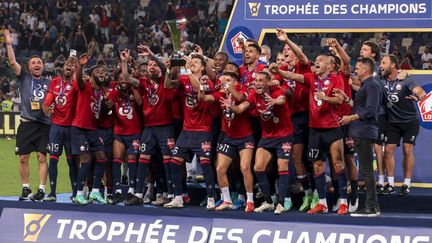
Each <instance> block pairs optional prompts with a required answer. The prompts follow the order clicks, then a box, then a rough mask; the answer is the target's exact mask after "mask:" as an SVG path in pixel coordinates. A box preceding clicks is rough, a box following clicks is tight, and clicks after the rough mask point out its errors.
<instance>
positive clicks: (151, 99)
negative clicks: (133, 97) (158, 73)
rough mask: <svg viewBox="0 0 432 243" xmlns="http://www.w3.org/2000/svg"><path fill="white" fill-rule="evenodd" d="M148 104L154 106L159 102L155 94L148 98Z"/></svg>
mask: <svg viewBox="0 0 432 243" xmlns="http://www.w3.org/2000/svg"><path fill="white" fill-rule="evenodd" d="M148 102H149V105H151V106H153V105H156V104H157V103H158V102H159V96H158V95H157V94H154V95H152V96H150V97H148Z"/></svg>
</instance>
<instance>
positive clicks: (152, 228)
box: [145, 219, 162, 243]
mask: <svg viewBox="0 0 432 243" xmlns="http://www.w3.org/2000/svg"><path fill="white" fill-rule="evenodd" d="M161 222H162V220H160V219H157V220H156V221H155V222H154V223H153V224H150V225H149V228H148V231H147V234H146V240H145V241H146V242H155V243H157V242H158V239H157V236H158V235H159V231H157V229H162V224H160V223H161ZM155 229H156V230H155ZM152 236H156V238H153V239H152Z"/></svg>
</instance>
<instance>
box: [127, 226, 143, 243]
mask: <svg viewBox="0 0 432 243" xmlns="http://www.w3.org/2000/svg"><path fill="white" fill-rule="evenodd" d="M134 225H135V223H130V224H129V226H128V229H127V231H126V237H125V241H126V242H129V241H130V239H131V236H132V235H136V236H137V240H136V241H137V242H141V241H142V238H143V235H144V229H145V227H146V224H141V225H140V228H139V230H134V229H133V227H134Z"/></svg>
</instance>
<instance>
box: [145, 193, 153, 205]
mask: <svg viewBox="0 0 432 243" xmlns="http://www.w3.org/2000/svg"><path fill="white" fill-rule="evenodd" d="M143 203H144V204H149V203H151V199H150V195H147V194H145V195H144V198H143Z"/></svg>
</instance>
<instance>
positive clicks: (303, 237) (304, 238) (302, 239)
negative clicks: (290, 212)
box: [296, 231, 310, 243]
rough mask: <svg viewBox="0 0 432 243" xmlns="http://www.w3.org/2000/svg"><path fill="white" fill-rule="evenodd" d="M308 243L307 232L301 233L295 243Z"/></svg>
mask: <svg viewBox="0 0 432 243" xmlns="http://www.w3.org/2000/svg"><path fill="white" fill-rule="evenodd" d="M302 242H303V243H310V239H309V233H308V232H304V231H303V232H301V234H300V236H299V237H298V239H297V242H296V243H302Z"/></svg>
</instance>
